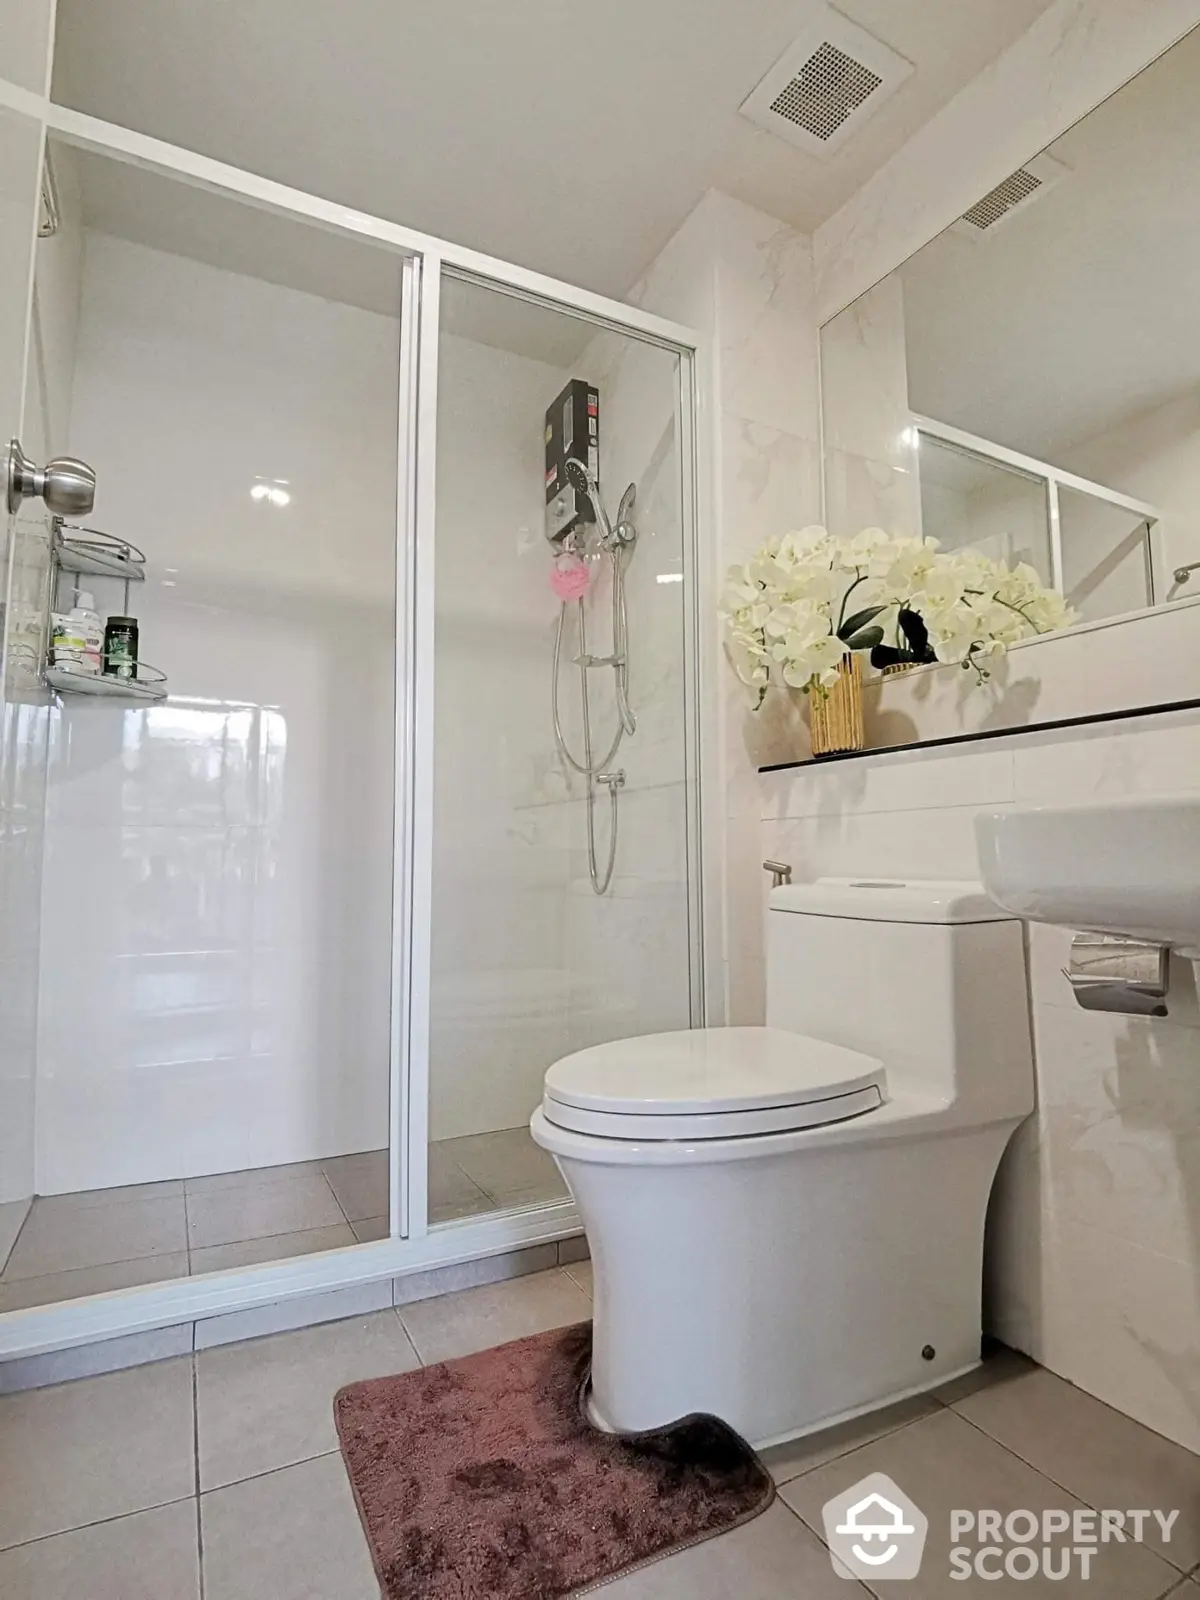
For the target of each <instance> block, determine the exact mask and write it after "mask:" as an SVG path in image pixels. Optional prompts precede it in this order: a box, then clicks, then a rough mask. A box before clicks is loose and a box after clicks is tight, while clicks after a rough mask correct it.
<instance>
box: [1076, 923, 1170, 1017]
mask: <svg viewBox="0 0 1200 1600" xmlns="http://www.w3.org/2000/svg"><path fill="white" fill-rule="evenodd" d="M1170 959H1171V952H1170V948H1169V946H1167V945H1165V944H1154V943H1153V942H1152V941H1151V940H1149V939H1128V938H1125V937H1124V936H1123V935H1121V934H1111V933H1077V934H1076V935H1075V937H1074V938H1073V939H1072V940H1071V958H1070V961H1069V962H1068V964H1067V965H1066V966H1065V967H1064V968H1063V969H1062V971H1063V976H1064V977H1065V978H1066V980H1067V982H1068V983H1069V984H1070V985H1071V992H1072V993H1073V994H1074V996H1075V999H1076V1000H1077V1002H1078V1003H1079V1004H1080V1005H1081V1006H1082V1007H1083V1008H1084V1010H1085V1011H1122V1012H1126V1013H1128V1014H1129V1015H1131V1016H1138V1017H1165V1016H1166V1014H1167V989H1168V987H1169V984H1170Z"/></svg>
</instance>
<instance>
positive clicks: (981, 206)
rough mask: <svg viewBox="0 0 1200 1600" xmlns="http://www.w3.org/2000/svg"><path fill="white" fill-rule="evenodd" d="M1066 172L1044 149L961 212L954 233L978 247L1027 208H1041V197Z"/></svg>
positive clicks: (1067, 169)
mask: <svg viewBox="0 0 1200 1600" xmlns="http://www.w3.org/2000/svg"><path fill="white" fill-rule="evenodd" d="M1069 172H1070V168H1068V167H1065V166H1064V165H1063V164H1062V162H1061V161H1059V160H1058V158H1057V157H1056V156H1052V155H1051V154H1050V153H1049V151H1047V150H1043V151H1042V153H1041V155H1040V156H1034V157H1033V158H1032V160H1029V161H1025V162H1023V163H1022V164H1021V165H1020V166H1019V167H1018V168H1017V170H1016V171H1015V172H1010V173H1009V175H1008V177H1007V178H1005V179H1003V180H1002V181H1001V182H1000V183H998V184H997V185H996V187H995V188H994V189H989V190H988V192H987V194H985V195H984V197H983V199H982V200H976V202H975V204H974V205H973V206H972V207H971V208H970V210H969V211H964V212H963V214H962V216H961V217H959V219H958V221H957V222H956V223H955V224H954V232H955V233H956V234H958V235H959V237H960V238H963V239H974V240H975V241H976V242H977V243H980V244H981V243H982V242H983V241H984V240H985V239H990V238H992V237H993V235H994V234H996V233H997V231H1003V228H1007V227H1008V225H1009V222H1010V220H1011V219H1012V218H1014V217H1023V216H1024V215H1025V212H1026V210H1027V208H1028V207H1029V206H1033V205H1040V204H1041V202H1042V197H1043V196H1044V195H1047V194H1049V192H1050V190H1051V189H1053V188H1054V186H1055V184H1058V183H1061V182H1062V180H1063V179H1064V178H1065V177H1067V176H1068V175H1069Z"/></svg>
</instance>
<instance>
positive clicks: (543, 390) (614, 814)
mask: <svg viewBox="0 0 1200 1600" xmlns="http://www.w3.org/2000/svg"><path fill="white" fill-rule="evenodd" d="M441 311H442V316H441V336H440V350H439V372H438V418H437V421H438V436H437V437H438V455H437V521H436V539H435V557H434V586H435V594H436V601H435V640H434V658H435V689H434V700H435V705H434V741H433V744H434V849H433V863H432V871H433V882H432V915H433V925H432V940H431V960H432V970H431V984H430V993H431V1012H430V1064H429V1098H430V1127H429V1137H430V1149H429V1219H430V1222H431V1223H434V1224H437V1223H445V1222H449V1221H450V1220H452V1219H458V1218H463V1217H467V1216H471V1215H474V1214H477V1213H480V1212H484V1211H489V1210H496V1209H508V1208H512V1207H518V1206H529V1205H536V1204H539V1203H545V1202H547V1201H551V1200H555V1199H561V1198H563V1197H564V1194H565V1191H564V1189H563V1186H562V1182H561V1180H560V1178H559V1176H558V1173H557V1170H556V1168H555V1167H554V1165H553V1163H552V1162H551V1160H550V1158H549V1157H548V1156H546V1155H545V1154H544V1153H543V1152H542V1151H540V1150H538V1149H537V1148H536V1147H535V1146H534V1144H533V1143H532V1140H531V1139H530V1137H529V1132H528V1121H529V1116H530V1114H531V1112H532V1111H533V1109H534V1107H535V1106H536V1105H537V1104H538V1102H539V1100H540V1098H541V1091H542V1079H543V1077H544V1074H545V1071H546V1068H547V1067H548V1066H549V1065H550V1064H551V1063H552V1062H553V1061H555V1060H556V1059H557V1058H558V1057H560V1056H562V1055H564V1054H566V1053H568V1052H569V1051H573V1050H579V1049H582V1048H584V1047H585V1046H587V1045H592V1044H597V1043H600V1042H602V1041H606V1040H612V1039H618V1038H623V1037H627V1036H629V1035H633V1034H641V1033H654V1032H657V1031H661V1030H665V1029H671V1028H686V1027H688V1026H689V1025H690V1024H691V1023H692V1022H693V1021H694V1020H698V1017H699V1012H698V1010H697V1005H698V991H697V993H695V994H694V992H693V972H692V954H691V949H692V945H691V939H690V936H689V910H688V904H689V896H688V876H689V873H688V861H689V823H688V816H689V805H688V801H689V792H690V779H689V770H688V763H689V751H688V749H687V747H686V740H685V730H686V727H687V712H686V694H685V650H686V645H687V641H686V629H685V606H686V604H688V603H689V602H690V598H691V597H690V592H689V585H690V582H691V574H690V568H689V562H688V559H687V557H686V555H685V552H686V551H687V549H688V548H689V544H690V528H688V527H687V526H686V525H685V524H686V520H687V513H686V509H685V508H686V505H687V498H686V496H685V493H684V485H685V483H686V482H687V481H688V480H687V474H688V473H690V470H691V466H690V462H689V461H687V460H686V459H685V457H686V450H685V447H684V445H683V443H682V440H683V438H684V436H685V435H686V434H687V432H688V430H687V429H686V428H685V427H683V426H682V422H683V421H684V420H685V419H683V418H682V416H681V408H680V372H679V358H678V356H677V355H676V353H675V352H674V351H672V350H669V349H665V348H663V347H661V346H659V345H656V344H650V343H644V342H642V341H640V340H638V339H636V338H634V337H632V336H630V335H628V334H624V333H617V332H613V331H609V330H606V329H604V328H602V327H598V326H596V325H594V324H592V323H590V322H589V321H587V320H584V319H583V318H580V317H577V316H574V315H572V314H570V313H567V312H564V311H561V310H558V309H554V308H550V307H547V306H545V305H542V304H540V303H531V302H530V301H528V300H525V299H519V298H515V297H514V296H512V295H508V294H503V293H500V292H498V291H496V290H494V289H492V288H489V287H486V286H483V285H480V284H478V283H475V282H470V281H465V280H463V279H460V278H457V277H455V276H451V275H447V276H445V277H444V278H443V280H442V299H441ZM556 666H557V674H556V670H555V669H556ZM696 981H697V984H698V978H697V980H696Z"/></svg>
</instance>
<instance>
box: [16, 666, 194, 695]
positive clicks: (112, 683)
mask: <svg viewBox="0 0 1200 1600" xmlns="http://www.w3.org/2000/svg"><path fill="white" fill-rule="evenodd" d="M141 670H142V671H147V670H148V671H151V672H153V671H154V668H153V667H150V668H146V667H145V666H143V667H142V669H141ZM46 682H47V683H48V684H49V686H50V687H51V688H52V689H53V690H54V691H55V692H56V693H57V694H76V695H86V696H90V697H91V698H92V699H96V700H133V701H138V702H140V703H142V704H146V703H147V702H153V701H156V700H165V699H166V698H167V681H166V679H165V678H152V679H144V678H114V677H111V676H107V675H105V676H103V677H94V676H92V675H90V674H88V673H84V672H68V671H65V670H64V669H63V668H62V667H47V668H46Z"/></svg>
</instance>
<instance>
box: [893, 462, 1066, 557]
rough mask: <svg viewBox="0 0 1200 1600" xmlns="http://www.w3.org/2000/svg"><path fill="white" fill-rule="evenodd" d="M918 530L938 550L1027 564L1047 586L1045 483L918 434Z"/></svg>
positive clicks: (1047, 522) (1038, 478)
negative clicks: (962, 551) (970, 550)
mask: <svg viewBox="0 0 1200 1600" xmlns="http://www.w3.org/2000/svg"><path fill="white" fill-rule="evenodd" d="M918 437H919V439H920V456H919V460H920V474H921V526H922V529H923V531H924V533H925V536H926V538H930V539H937V540H938V542H939V543H940V544H941V546H942V549H943V550H958V549H962V548H965V547H967V546H970V547H971V548H973V549H976V550H982V551H983V552H984V553H985V554H986V555H989V556H991V557H992V558H993V560H996V561H1007V562H1010V563H1012V564H1015V563H1017V562H1018V561H1027V562H1028V563H1029V565H1030V566H1031V567H1033V569H1034V570H1035V571H1036V573H1037V575H1038V577H1039V578H1040V579H1041V580H1042V582H1043V583H1052V582H1053V581H1054V578H1053V570H1052V563H1051V556H1050V518H1049V508H1048V502H1047V497H1046V480H1045V478H1043V477H1038V476H1036V475H1035V474H1034V473H1031V472H1022V471H1021V470H1020V469H1019V468H1017V467H1013V466H1008V465H1005V464H1003V463H1001V462H999V461H994V460H990V459H989V458H988V457H987V456H984V455H977V454H976V453H975V452H974V451H973V450H966V449H963V448H962V447H961V446H958V445H950V444H946V443H945V442H944V441H943V440H941V439H937V438H935V437H934V436H933V435H932V434H928V433H925V432H924V431H921V432H919V434H918Z"/></svg>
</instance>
